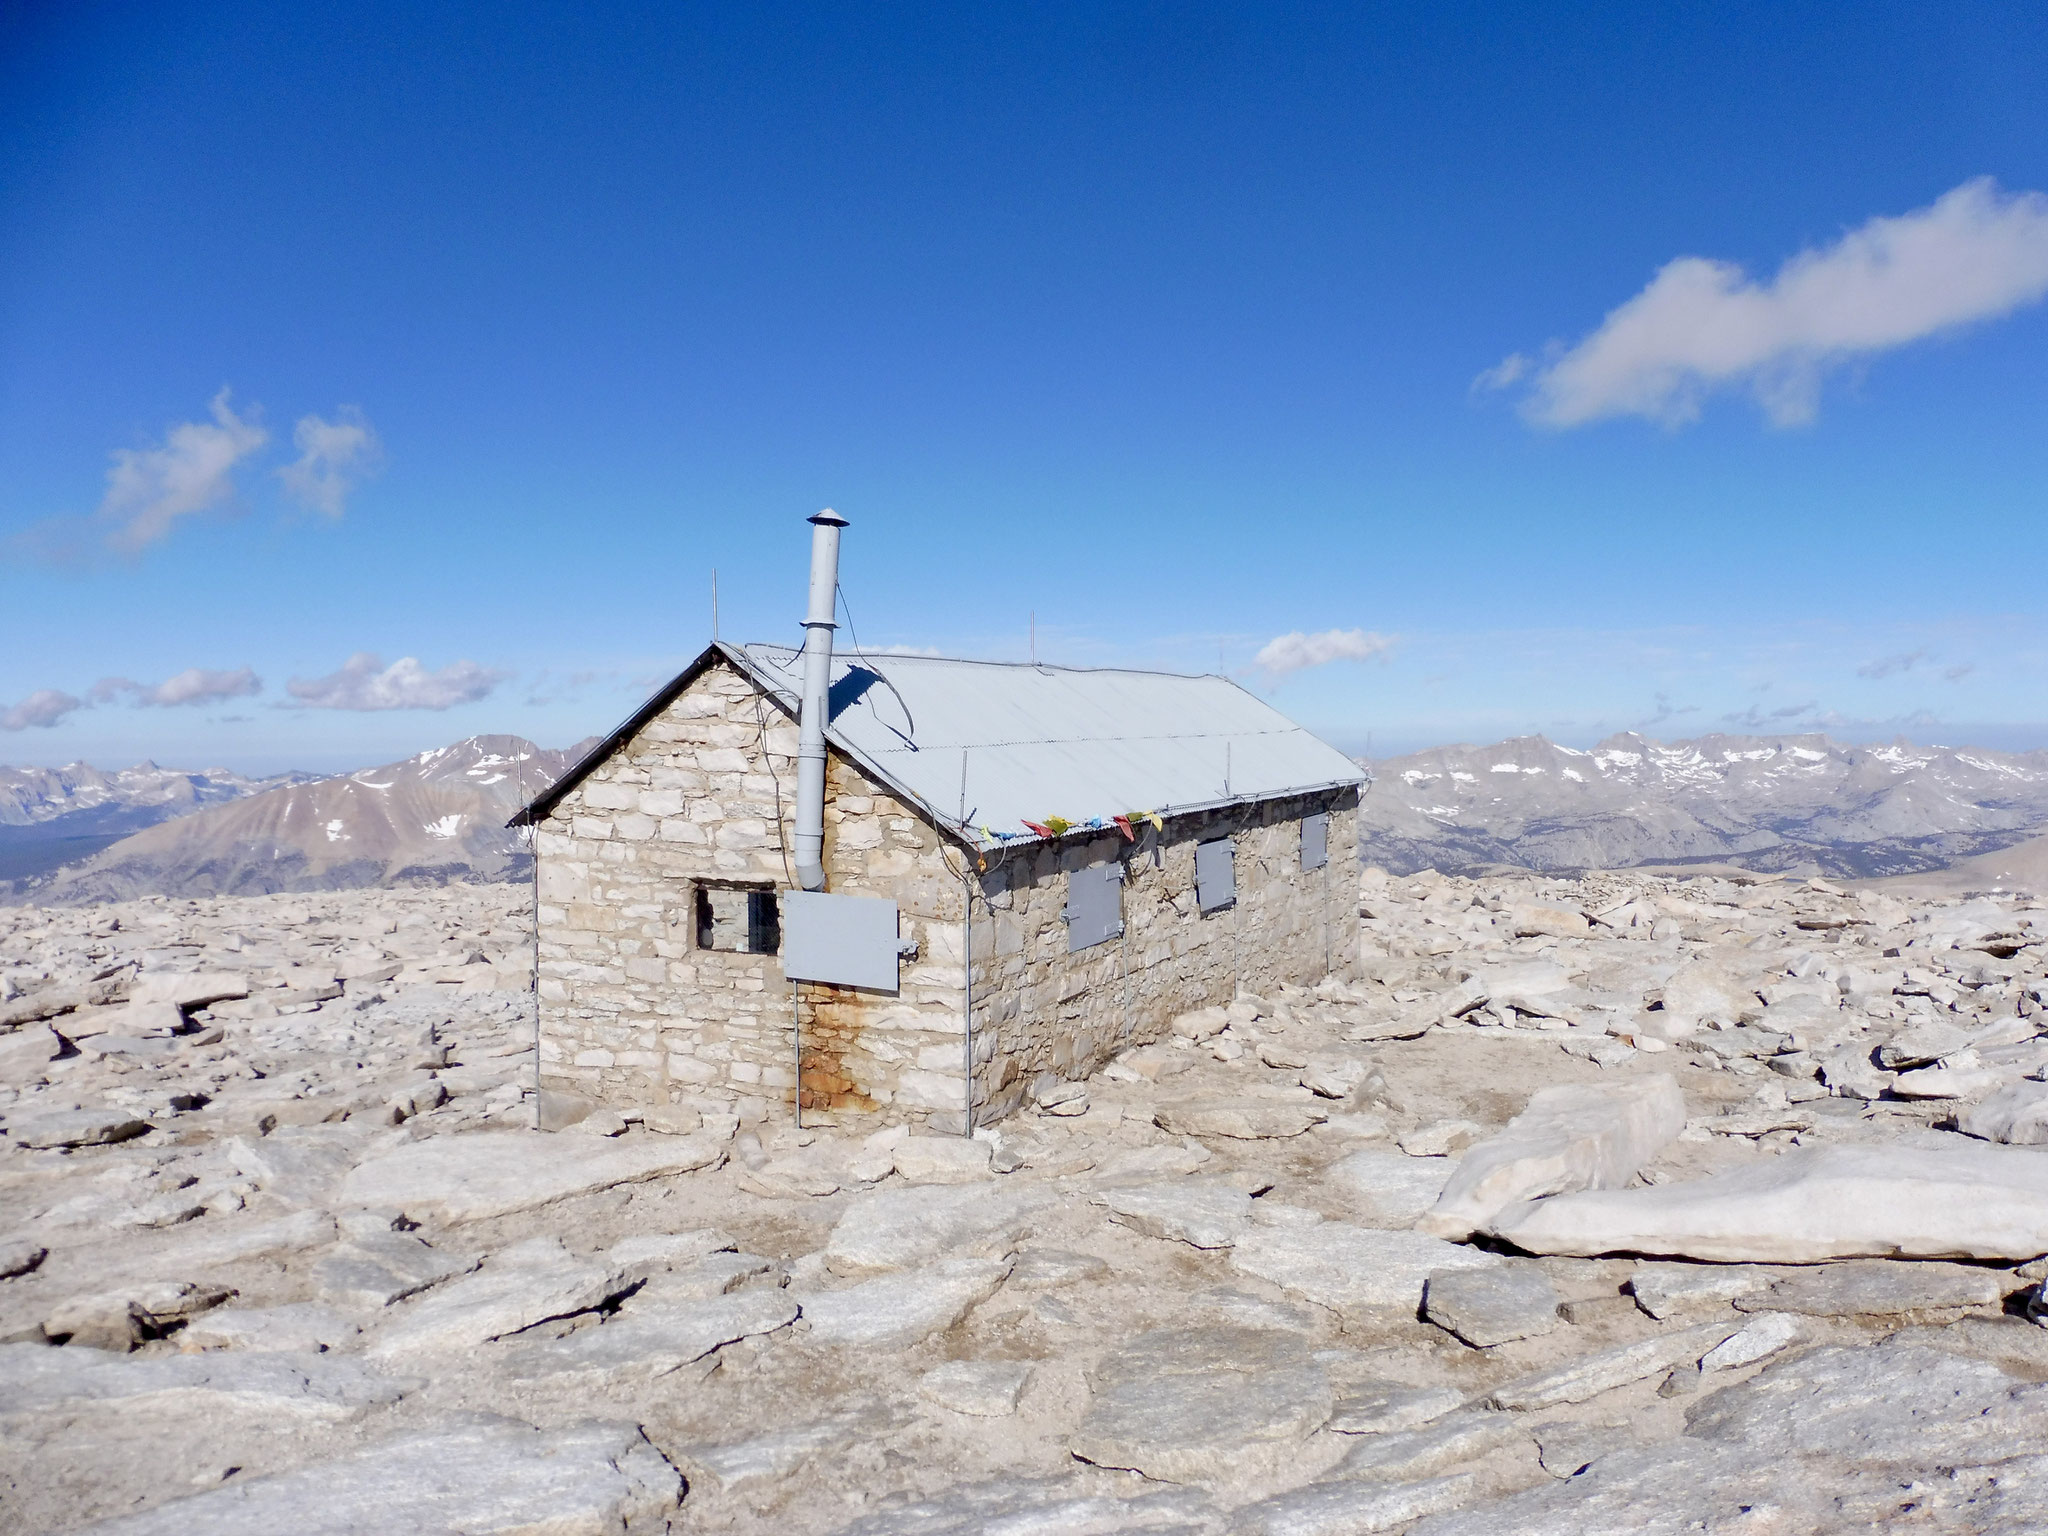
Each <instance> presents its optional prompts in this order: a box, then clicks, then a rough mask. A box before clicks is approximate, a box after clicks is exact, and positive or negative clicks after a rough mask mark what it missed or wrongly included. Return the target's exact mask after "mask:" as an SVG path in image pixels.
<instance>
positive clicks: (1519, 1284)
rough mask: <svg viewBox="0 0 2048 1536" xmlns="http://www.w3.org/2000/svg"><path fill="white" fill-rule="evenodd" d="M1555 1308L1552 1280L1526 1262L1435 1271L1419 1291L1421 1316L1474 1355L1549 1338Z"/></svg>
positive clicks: (1556, 1322)
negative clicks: (1540, 1336) (1469, 1347)
mask: <svg viewBox="0 0 2048 1536" xmlns="http://www.w3.org/2000/svg"><path fill="white" fill-rule="evenodd" d="M1557 1306H1558V1294H1557V1287H1556V1286H1554V1285H1552V1284H1551V1283H1550V1276H1548V1275H1546V1274H1544V1273H1543V1271H1542V1270H1540V1269H1538V1268H1537V1267H1536V1266H1535V1265H1533V1264H1529V1263H1526V1262H1525V1263H1520V1264H1506V1265H1502V1266H1501V1267H1500V1268H1498V1269H1446V1270H1438V1271H1437V1272H1436V1273H1435V1274H1432V1275H1431V1276H1430V1277H1429V1279H1428V1280H1427V1281H1426V1282H1425V1283H1424V1285H1423V1288H1422V1315H1423V1316H1424V1317H1426V1318H1428V1319H1429V1320H1430V1321H1431V1322H1432V1323H1435V1324H1436V1325H1437V1326H1438V1327H1439V1328H1442V1329H1444V1330H1445V1331H1446V1332H1449V1333H1452V1334H1455V1335H1456V1336H1457V1337H1458V1338H1460V1339H1463V1340H1464V1341H1465V1342H1466V1343H1467V1344H1470V1345H1472V1346H1473V1347H1474V1348H1475V1349H1487V1348H1491V1347H1492V1346H1493V1345H1495V1344H1509V1343H1513V1342H1514V1341H1515V1340H1516V1339H1532V1338H1535V1337H1536V1336H1537V1335H1538V1334H1544V1333H1548V1332H1550V1331H1551V1330H1552V1329H1553V1328H1555V1327H1557V1325H1558V1315H1557Z"/></svg>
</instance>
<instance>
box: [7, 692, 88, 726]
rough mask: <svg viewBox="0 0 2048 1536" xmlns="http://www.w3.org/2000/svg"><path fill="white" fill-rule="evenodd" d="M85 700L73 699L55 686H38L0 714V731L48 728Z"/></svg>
mask: <svg viewBox="0 0 2048 1536" xmlns="http://www.w3.org/2000/svg"><path fill="white" fill-rule="evenodd" d="M85 707H86V703H85V700H83V699H74V698H73V697H72V696H71V695H70V694H68V693H60V692H58V691H57V690H56V689H55V688H38V689H37V690H36V691H35V692H34V693H32V694H30V695H29V696H28V697H27V698H25V699H23V700H22V701H21V702H20V703H19V704H16V705H15V706H14V707H13V708H11V709H9V710H7V711H6V712H5V713H4V714H0V731H26V730H28V729H30V728H31V727H40V728H42V729H44V730H48V729H49V728H50V727H51V726H53V725H55V724H56V723H57V722H58V721H59V720H62V719H63V718H64V717H65V716H66V715H68V714H70V713H71V712H72V711H73V710H75V709H84V708H85Z"/></svg>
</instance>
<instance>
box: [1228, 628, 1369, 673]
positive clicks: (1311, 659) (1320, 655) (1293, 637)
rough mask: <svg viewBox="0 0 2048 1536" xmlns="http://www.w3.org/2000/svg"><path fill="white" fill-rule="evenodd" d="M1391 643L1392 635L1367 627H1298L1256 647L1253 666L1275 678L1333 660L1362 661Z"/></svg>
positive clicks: (1256, 669)
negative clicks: (1312, 630)
mask: <svg viewBox="0 0 2048 1536" xmlns="http://www.w3.org/2000/svg"><path fill="white" fill-rule="evenodd" d="M1393 644H1394V637H1393V636H1392V635H1381V634H1375V633H1374V632H1373V631H1371V630H1369V629H1324V630H1318V631H1317V632H1316V633H1315V634H1312V635H1310V634H1304V633H1303V632H1302V631H1300V630H1298V629H1297V630H1294V631H1292V632H1290V633H1288V634H1284V635H1278V636H1275V637H1274V638H1273V639H1271V640H1268V641H1267V642H1266V643H1265V644H1264V645H1262V646H1261V647H1259V654H1258V655H1256V656H1254V657H1253V658H1252V667H1253V669H1254V670H1255V671H1258V672H1263V673H1264V674H1265V675H1266V676H1267V677H1268V678H1269V679H1271V680H1273V681H1275V682H1277V681H1279V680H1280V679H1281V678H1283V677H1286V676H1288V675H1289V674H1290V673H1294V672H1301V671H1305V670H1306V669H1308V668H1309V667H1321V666H1327V665H1328V664H1329V663H1330V662H1333V661H1365V660H1367V659H1368V658H1370V657H1373V656H1378V655H1382V654H1384V653H1385V652H1386V651H1389V650H1391V649H1392V648H1393Z"/></svg>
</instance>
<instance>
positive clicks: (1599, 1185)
mask: <svg viewBox="0 0 2048 1536" xmlns="http://www.w3.org/2000/svg"><path fill="white" fill-rule="evenodd" d="M1684 1129H1685V1095H1684V1094H1682V1093H1681V1092H1679V1089H1678V1080H1677V1079H1676V1078H1674V1077H1672V1076H1671V1075H1670V1074H1669V1073H1658V1074H1656V1075H1655V1076H1652V1077H1644V1078H1638V1079H1636V1080H1635V1081H1633V1082H1626V1083H1613V1084H1599V1085H1595V1086H1586V1085H1568V1086H1563V1087H1556V1088H1544V1089H1541V1090H1539V1091H1538V1092H1537V1093H1535V1094H1534V1095H1533V1096H1531V1098H1530V1100H1529V1104H1528V1107H1527V1108H1526V1109H1524V1110H1523V1111H1522V1112H1521V1113H1520V1114H1519V1115H1517V1116H1515V1118H1514V1119H1513V1120H1510V1121H1509V1122H1508V1124H1507V1128H1506V1129H1505V1130H1503V1131H1502V1132H1501V1133H1500V1134H1499V1135H1497V1136H1490V1137H1488V1138H1487V1139H1486V1140H1485V1141H1482V1142H1480V1143H1479V1144H1478V1145H1477V1146H1475V1147H1472V1148H1470V1149H1468V1150H1467V1151H1466V1153H1465V1155H1464V1157H1463V1158H1462V1159H1460V1161H1459V1163H1458V1167H1457V1171H1456V1172H1455V1173H1454V1174H1452V1176H1451V1178H1450V1180H1449V1182H1448V1183H1446V1184H1445V1186H1444V1192H1443V1195H1442V1196H1441V1197H1440V1198H1439V1199H1438V1200H1437V1203H1436V1204H1435V1206H1434V1207H1432V1208H1431V1210H1430V1212H1429V1214H1428V1215H1427V1216H1425V1217H1423V1219H1422V1223H1421V1225H1422V1229H1423V1230H1424V1231H1425V1232H1429V1233H1431V1234H1433V1235H1435V1236H1437V1237H1445V1238H1467V1237H1470V1236H1471V1235H1472V1234H1473V1233H1474V1232H1478V1231H1482V1230H1484V1228H1485V1227H1486V1224H1487V1223H1488V1222H1489V1221H1491V1220H1492V1219H1493V1218H1494V1216H1496V1215H1497V1214H1498V1213H1499V1212H1500V1211H1501V1210H1502V1208H1503V1207H1505V1206H1508V1205H1510V1204H1513V1203H1514V1202H1517V1201H1522V1200H1534V1199H1537V1198H1539V1197H1541V1196H1544V1195H1555V1194H1561V1193H1564V1192H1566V1191H1570V1190H1581V1189H1618V1188H1620V1187H1621V1186H1622V1185H1624V1184H1626V1183H1627V1182H1628V1181H1629V1180H1630V1179H1632V1178H1633V1177H1635V1174H1636V1170H1637V1169H1639V1168H1641V1167H1642V1166H1643V1164H1645V1163H1647V1162H1648V1161H1649V1160H1650V1159H1651V1158H1653V1157H1655V1156H1656V1155H1657V1153H1658V1152H1660V1151H1662V1150H1663V1149H1664V1147H1666V1146H1667V1145H1669V1144H1670V1143H1671V1142H1672V1141H1673V1140H1675V1139H1676V1138H1677V1136H1678V1133H1679V1132H1680V1131H1682V1130H1684Z"/></svg>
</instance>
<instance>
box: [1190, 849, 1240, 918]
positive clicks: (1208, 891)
mask: <svg viewBox="0 0 2048 1536" xmlns="http://www.w3.org/2000/svg"><path fill="white" fill-rule="evenodd" d="M1234 853H1235V849H1234V848H1233V846H1232V844H1231V841H1230V839H1229V838H1227V837H1219V838H1217V839H1216V841H1214V842H1213V843H1197V844H1195V904H1196V905H1197V906H1199V907H1200V908H1201V909H1202V910H1203V911H1204V912H1214V911H1216V910H1217V909H1218V908H1221V907H1227V906H1229V905H1230V904H1231V903H1232V902H1233V901H1235V900H1237V864H1236V860H1235V859H1234V857H1233V855H1234Z"/></svg>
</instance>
